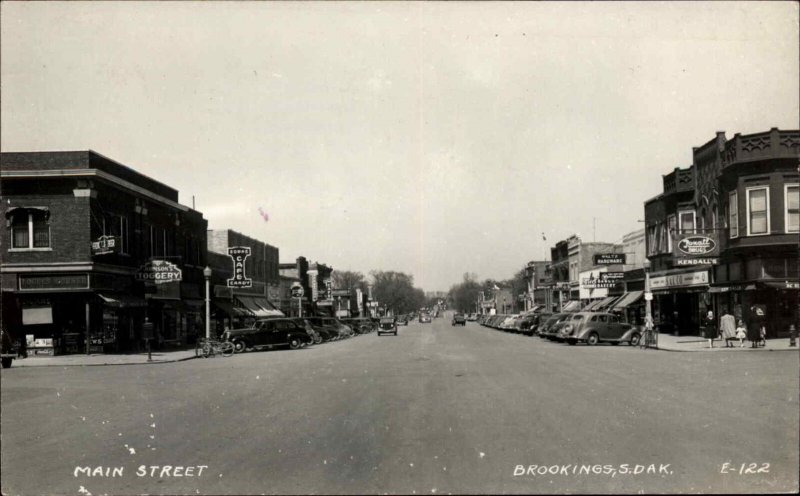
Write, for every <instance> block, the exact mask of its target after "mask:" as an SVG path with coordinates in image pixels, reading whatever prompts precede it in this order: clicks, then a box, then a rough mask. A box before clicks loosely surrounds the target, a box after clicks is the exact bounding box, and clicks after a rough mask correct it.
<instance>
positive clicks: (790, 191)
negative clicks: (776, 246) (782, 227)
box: [783, 184, 800, 233]
mask: <svg viewBox="0 0 800 496" xmlns="http://www.w3.org/2000/svg"><path fill="white" fill-rule="evenodd" d="M783 196H784V204H785V205H786V207H785V208H786V212H785V215H784V218H785V219H786V221H785V222H786V232H787V233H793V232H795V233H796V232H800V186H798V185H797V184H787V185H786V186H785V187H784V195H783Z"/></svg>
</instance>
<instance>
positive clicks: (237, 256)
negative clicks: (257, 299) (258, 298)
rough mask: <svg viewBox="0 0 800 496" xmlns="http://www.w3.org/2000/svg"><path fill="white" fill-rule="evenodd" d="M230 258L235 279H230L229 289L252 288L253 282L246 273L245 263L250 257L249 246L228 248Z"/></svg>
mask: <svg viewBox="0 0 800 496" xmlns="http://www.w3.org/2000/svg"><path fill="white" fill-rule="evenodd" d="M228 256H229V257H231V260H233V277H232V278H230V279H228V287H229V288H250V287H252V286H253V280H252V279H248V278H247V275H246V274H245V272H244V268H245V265H244V261H245V260H247V257H249V256H250V247H249V246H232V247H230V248H228Z"/></svg>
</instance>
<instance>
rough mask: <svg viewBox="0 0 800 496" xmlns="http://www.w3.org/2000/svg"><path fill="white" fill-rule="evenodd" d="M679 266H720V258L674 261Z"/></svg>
mask: <svg viewBox="0 0 800 496" xmlns="http://www.w3.org/2000/svg"><path fill="white" fill-rule="evenodd" d="M674 263H675V265H677V266H681V267H684V266H690V265H719V257H711V258H676V259H675V261H674Z"/></svg>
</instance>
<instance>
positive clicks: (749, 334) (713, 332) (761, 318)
mask: <svg viewBox="0 0 800 496" xmlns="http://www.w3.org/2000/svg"><path fill="white" fill-rule="evenodd" d="M766 316H767V313H766V310H765V308H764V306H763V305H752V306H751V307H750V314H749V316H748V321H747V322H746V323H745V321H743V320H742V319H739V321H738V322H737V321H736V317H734V316H733V315H731V314H730V313H729V312H727V311H726V312H724V314H723V315H722V317H720V319H719V329H718V328H717V325H716V319H715V318H714V312H713V311H712V310H709V311H708V313H707V314H706V316H705V318H704V321H705V322H704V324H705V337H706V339H708V346H709V348H713V347H714V340H715V339H723V340H725V346H726V347H728V348H732V347H734V346H735V345H734V342H735V341H736V340H737V339H738V340H739V347H740V348H744V344H745V341H750V347H751V348H758V347H763V346H766V345H767V328H766V326H765V321H766Z"/></svg>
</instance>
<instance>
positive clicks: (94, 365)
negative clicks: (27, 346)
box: [10, 356, 201, 369]
mask: <svg viewBox="0 0 800 496" xmlns="http://www.w3.org/2000/svg"><path fill="white" fill-rule="evenodd" d="M196 358H201V357H199V356H189V357H184V358H176V359H174V360H153V361H152V362H147V361H144V362H121V363H113V362H111V363H58V364H56V363H53V364H42V365H17V366H16V367H14V365H13V363H12V365H11V367H10V368H17V369H21V368H29V369H34V368H39V367H107V366H111V365H157V364H161V363H178V362H185V361H188V360H194V359H196Z"/></svg>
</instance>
